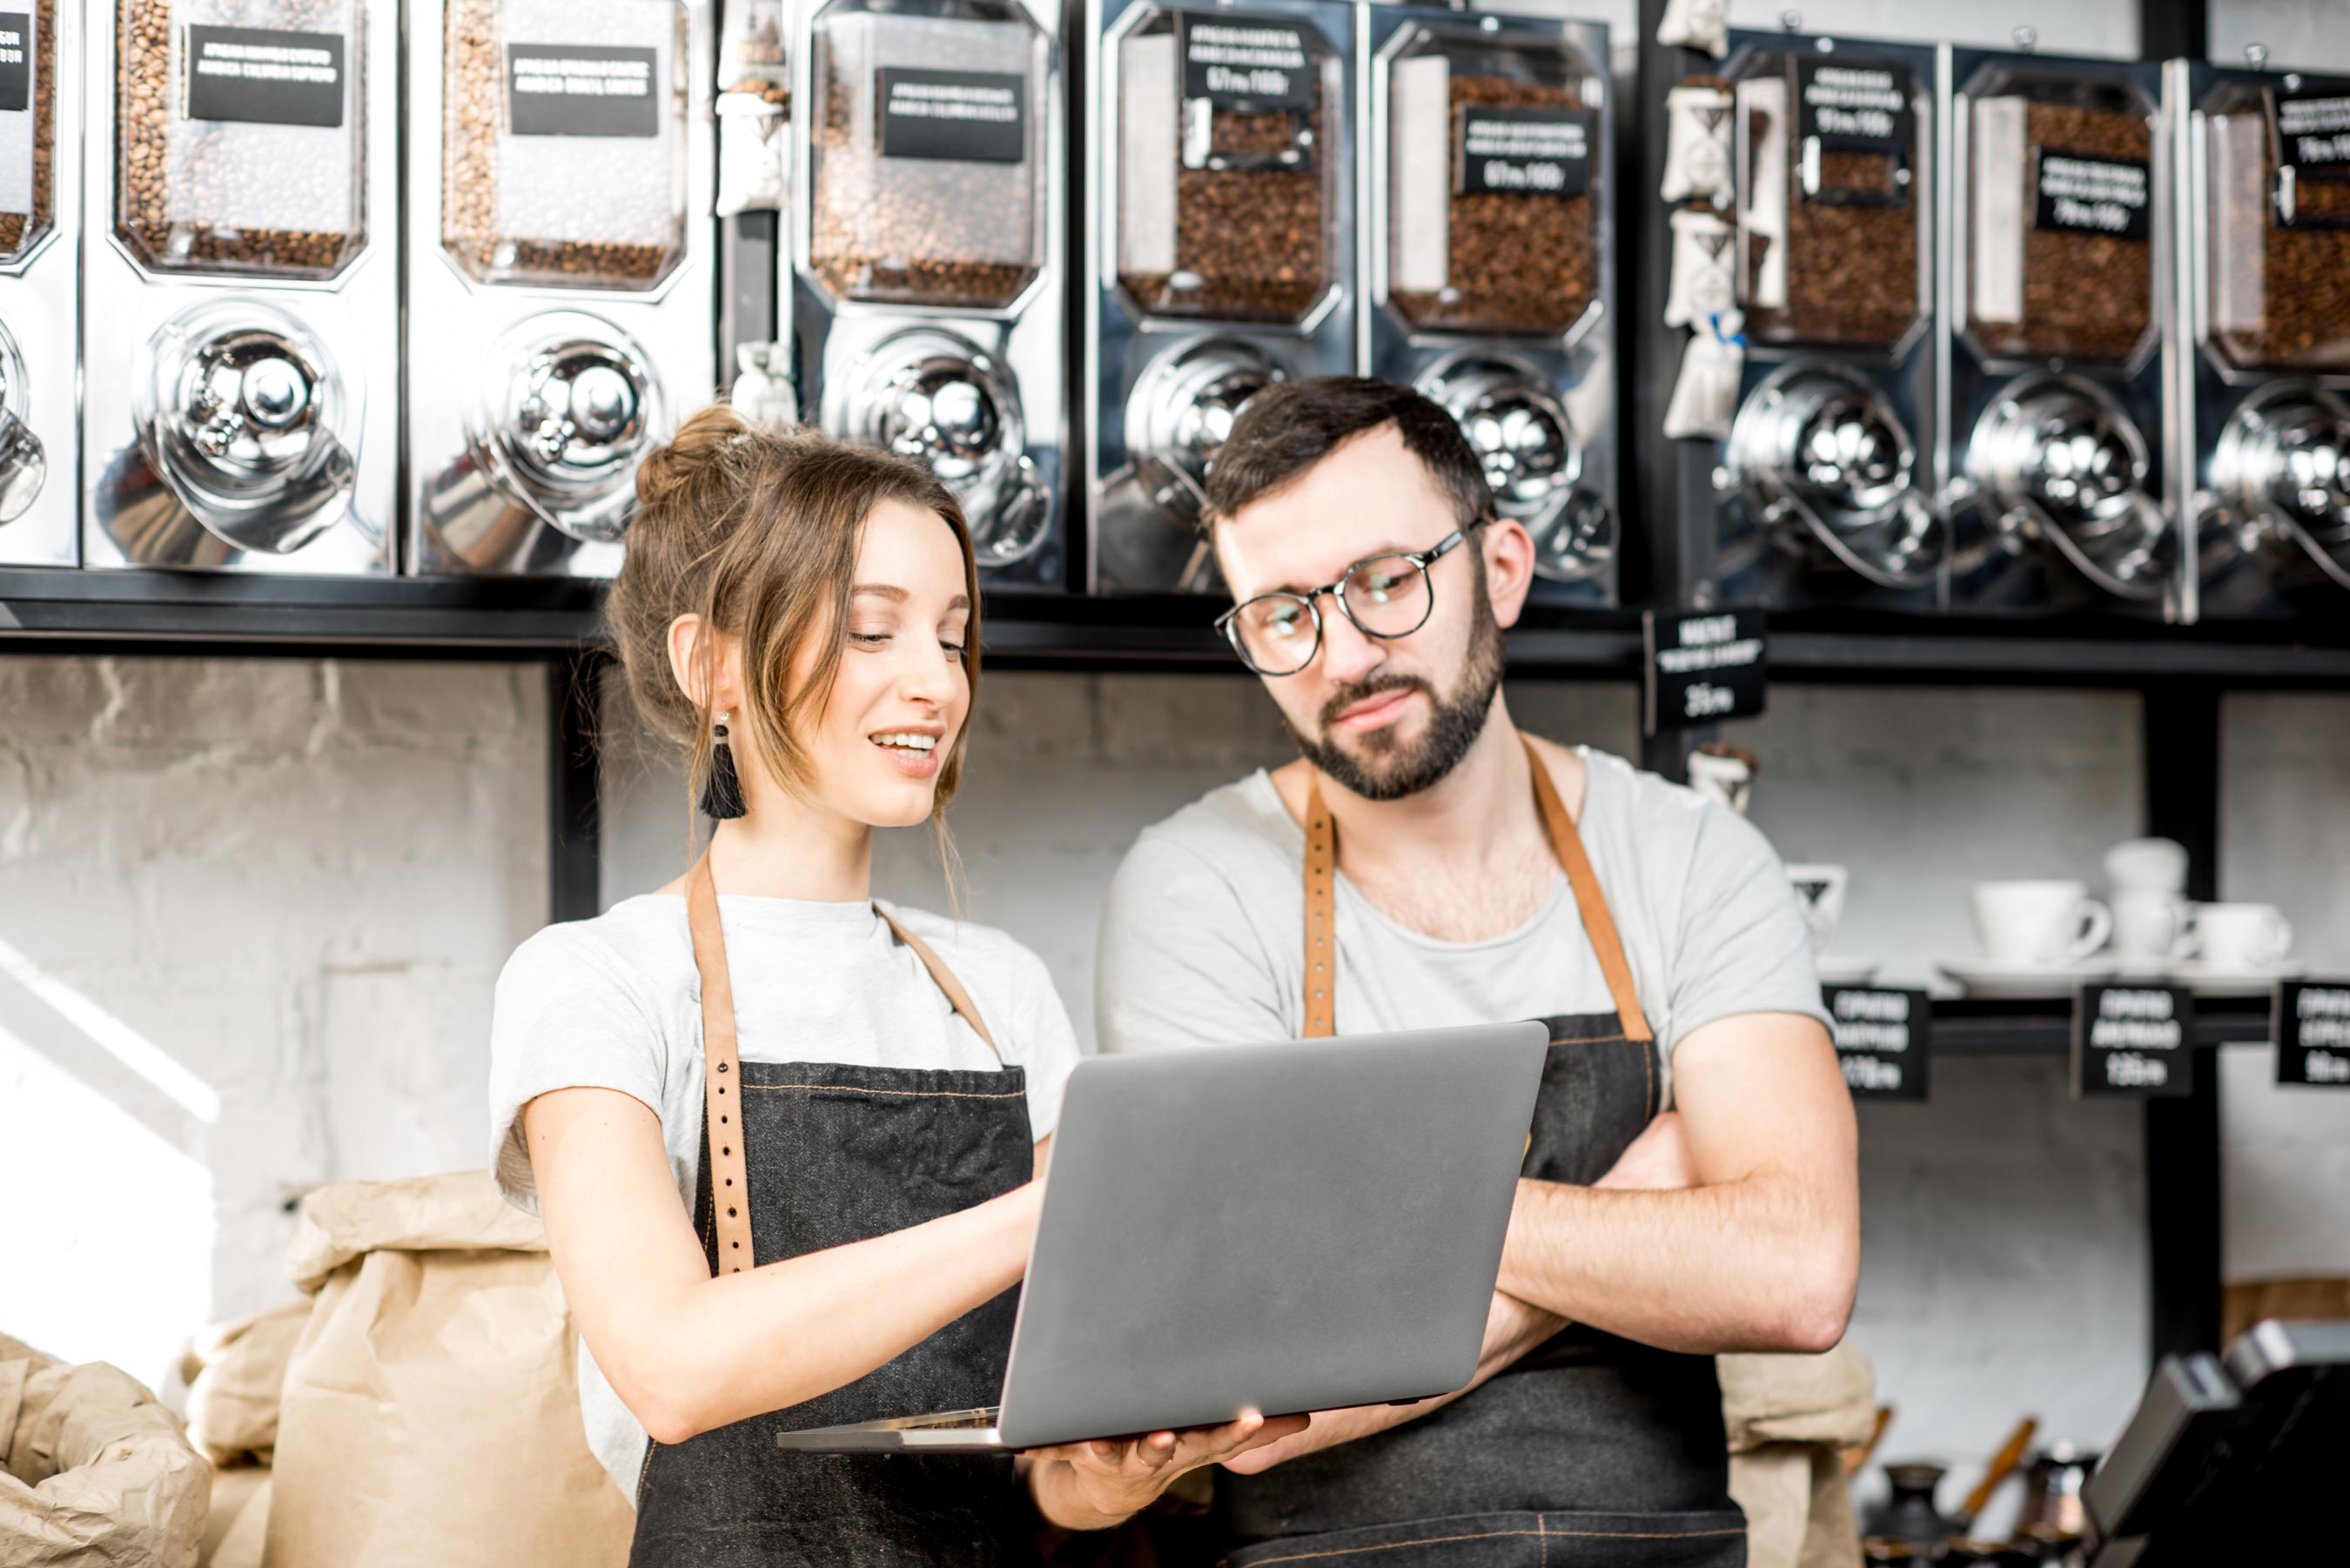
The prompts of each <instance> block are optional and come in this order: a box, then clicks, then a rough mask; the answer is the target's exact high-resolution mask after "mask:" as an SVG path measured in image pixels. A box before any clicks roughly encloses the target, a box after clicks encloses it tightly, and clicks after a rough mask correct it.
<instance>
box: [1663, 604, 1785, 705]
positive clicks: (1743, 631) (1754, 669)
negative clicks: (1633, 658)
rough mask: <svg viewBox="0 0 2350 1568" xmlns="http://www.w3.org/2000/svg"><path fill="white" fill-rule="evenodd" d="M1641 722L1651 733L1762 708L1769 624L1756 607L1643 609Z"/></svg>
mask: <svg viewBox="0 0 2350 1568" xmlns="http://www.w3.org/2000/svg"><path fill="white" fill-rule="evenodd" d="M1640 628H1641V635H1642V637H1643V638H1644V639H1646V641H1647V644H1648V658H1647V659H1645V660H1644V661H1643V665H1644V668H1643V672H1642V677H1641V684H1642V685H1643V686H1644V687H1645V688H1646V691H1645V692H1644V693H1643V695H1644V698H1645V701H1643V702H1642V704H1641V725H1642V728H1643V730H1644V731H1645V732H1647V733H1648V734H1651V735H1653V734H1656V733H1657V732H1659V731H1660V730H1685V729H1687V728H1689V727H1690V725H1692V724H1711V723H1713V722H1717V721H1719V720H1722V719H1752V718H1753V717H1754V716H1755V715H1756V714H1758V713H1760V712H1762V711H1763V667H1764V662H1765V660H1764V655H1765V652H1766V643H1767V630H1768V628H1767V624H1766V621H1765V618H1764V616H1763V612H1762V611H1761V610H1759V609H1734V610H1709V611H1706V612H1704V613H1702V614H1697V615H1672V614H1666V613H1662V612H1659V611H1657V610H1647V611H1644V612H1642V614H1641V618H1640Z"/></svg>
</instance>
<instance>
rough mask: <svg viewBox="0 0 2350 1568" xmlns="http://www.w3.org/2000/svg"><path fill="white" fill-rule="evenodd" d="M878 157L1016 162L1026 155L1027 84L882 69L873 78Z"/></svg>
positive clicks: (969, 74) (994, 76) (985, 75)
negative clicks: (878, 130) (877, 115)
mask: <svg viewBox="0 0 2350 1568" xmlns="http://www.w3.org/2000/svg"><path fill="white" fill-rule="evenodd" d="M874 93H875V96H876V97H877V98H878V99H879V102H880V105H881V156H882V157H884V158H946V159H954V160H961V161H967V162H978V163H1017V162H1019V161H1021V160H1023V159H1024V158H1026V157H1027V156H1028V84H1027V83H1026V82H1025V81H1024V80H1023V79H1022V78H1019V77H1016V76H1007V75H1003V74H1001V73H997V72H989V71H928V70H916V69H914V68H912V67H900V66H886V67H883V68H882V69H880V70H879V71H878V72H876V73H875V74H874Z"/></svg>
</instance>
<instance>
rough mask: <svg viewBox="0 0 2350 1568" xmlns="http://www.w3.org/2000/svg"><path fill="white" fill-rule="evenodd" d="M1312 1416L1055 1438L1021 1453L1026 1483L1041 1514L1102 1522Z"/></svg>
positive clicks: (1076, 1525)
mask: <svg viewBox="0 0 2350 1568" xmlns="http://www.w3.org/2000/svg"><path fill="white" fill-rule="evenodd" d="M1312 1419H1313V1417H1308V1416H1274V1417H1264V1416H1260V1415H1258V1414H1257V1413H1256V1412H1254V1411H1253V1410H1252V1411H1248V1412H1245V1413H1243V1415H1242V1416H1241V1417H1240V1418H1239V1419H1238V1420H1233V1421H1226V1422H1224V1423H1223V1424H1222V1426H1217V1427H1187V1428H1183V1429H1182V1430H1181V1431H1162V1432H1152V1433H1149V1434H1148V1435H1146V1436H1143V1437H1139V1438H1095V1439H1094V1440H1092V1441H1090V1442H1084V1443H1060V1444H1056V1445H1055V1446H1054V1447H1052V1448H1049V1449H1033V1450H1031V1451H1030V1452H1029V1453H1027V1454H1026V1455H1024V1456H1023V1457H1024V1458H1025V1459H1029V1460H1030V1461H1032V1463H1033V1464H1034V1467H1035V1468H1034V1469H1031V1470H1030V1472H1029V1486H1030V1488H1031V1490H1033V1491H1034V1493H1035V1498H1036V1506H1037V1508H1038V1509H1039V1510H1040V1511H1042V1512H1043V1513H1044V1515H1045V1518H1046V1519H1048V1520H1050V1521H1052V1522H1053V1523H1055V1524H1057V1525H1059V1526H1060V1527H1061V1528H1062V1529H1064V1530H1106V1529H1107V1528H1109V1527H1110V1526H1111V1525H1113V1524H1116V1523H1118V1521H1121V1520H1124V1519H1126V1518H1127V1517H1128V1516H1129V1515H1131V1514H1133V1513H1134V1512H1136V1511H1138V1510H1140V1509H1143V1508H1147V1507H1149V1505H1150V1504H1151V1503H1152V1502H1153V1501H1156V1500H1157V1499H1158V1497H1159V1493H1160V1492H1162V1491H1165V1490H1167V1489H1168V1487H1169V1486H1170V1485H1172V1484H1173V1483H1174V1480H1175V1478H1176V1477H1178V1476H1180V1475H1182V1474H1184V1473H1185V1472H1186V1471H1189V1470H1196V1469H1200V1468H1201V1467H1202V1466H1203V1465H1212V1464H1220V1463H1222V1462H1224V1461H1226V1460H1229V1459H1235V1458H1238V1457H1239V1456H1240V1455H1243V1454H1245V1453H1247V1452H1248V1451H1249V1450H1251V1449H1257V1448H1262V1447H1263V1446H1264V1445H1265V1444H1268V1443H1274V1442H1278V1441H1280V1440H1281V1439H1282V1438H1287V1437H1291V1436H1293V1435H1295V1434H1297V1433H1300V1432H1303V1431H1305V1429H1306V1428H1307V1426H1308V1424H1309V1423H1310V1422H1311V1421H1312Z"/></svg>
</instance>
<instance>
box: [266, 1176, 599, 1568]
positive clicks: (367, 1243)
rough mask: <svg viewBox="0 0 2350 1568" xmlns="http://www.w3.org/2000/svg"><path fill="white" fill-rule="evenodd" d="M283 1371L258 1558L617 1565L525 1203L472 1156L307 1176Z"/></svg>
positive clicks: (317, 1567)
mask: <svg viewBox="0 0 2350 1568" xmlns="http://www.w3.org/2000/svg"><path fill="white" fill-rule="evenodd" d="M288 1262H289V1264H290V1266H291V1269H292V1272H293V1275H294V1281H295V1283H296V1285H298V1286H300V1287H301V1288H302V1289H304V1290H311V1291H316V1292H317V1304H316V1307H315V1310H313V1312H312V1313H311V1314H310V1318H309V1322H308V1324H307V1326H306V1327H305V1328H304V1329H303V1332H302V1336H301V1339H300V1341H299V1343H298V1344H296V1346H295V1349H294V1356H293V1360H292V1361H291V1362H290V1363H289V1364H288V1365H287V1366H286V1381H285V1391H284V1401H283V1404H282V1405H281V1407H280V1409H279V1414H278V1424H277V1453H276V1477H275V1480H274V1484H273V1485H272V1488H271V1495H270V1499H269V1519H268V1546H267V1550H266V1552H265V1558H264V1561H265V1563H267V1564H268V1568H474V1565H479V1568H513V1564H515V1563H564V1564H567V1565H574V1564H576V1565H579V1568H593V1565H595V1564H600V1563H610V1564H619V1563H625V1562H626V1561H627V1559H628V1552H629V1532H630V1531H631V1530H632V1529H633V1527H634V1524H635V1514H634V1512H633V1511H632V1510H631V1509H630V1507H629V1501H628V1500H627V1499H625V1498H623V1497H622V1496H621V1495H620V1491H619V1488H617V1487H616V1486H614V1485H613V1484H612V1480H611V1478H610V1477H609V1476H608V1475H607V1474H605V1472H604V1469H603V1467H602V1466H601V1465H599V1464H598V1463H597V1461H596V1458H595V1456H594V1455H593V1454H592V1453H590V1452H589V1451H588V1449H587V1437H586V1434H585V1433H584V1432H583V1431H582V1430H581V1428H580V1425H579V1392H578V1387H577V1378H576V1375H575V1372H574V1359H573V1357H574V1346H575V1343H576V1342H575V1337H574V1334H573V1330H572V1327H571V1321H570V1317H569V1314H567V1311H566V1310H565V1307H564V1302H563V1292H562V1288H561V1287H560V1285H558V1284H557V1283H556V1278H555V1268H554V1264H553V1263H552V1262H551V1261H550V1260H549V1259H548V1258H547V1255H546V1233H545V1232H544V1231H542V1230H541V1229H540V1227H539V1224H538V1222H537V1221H536V1220H533V1219H531V1218H530V1217H529V1216H527V1215H525V1214H522V1213H519V1212H517V1211H516V1210H514V1209H513V1208H511V1207H509V1206H508V1205H507V1204H506V1203H505V1202H504V1200H503V1199H500V1198H499V1197H498V1194H497V1190H496V1189H495V1188H494V1186H492V1184H491V1181H490V1177H489V1173H488V1172H486V1171H467V1172H463V1173H460V1174H455V1175H450V1176H432V1177H420V1178H416V1179H411V1180H407V1181H388V1182H366V1183H357V1184H353V1185H349V1186H343V1187H331V1188H326V1189H321V1190H319V1191H317V1192H314V1193H312V1194H311V1195H310V1196H309V1197H308V1198H307V1199H305V1200H304V1201H303V1205H302V1228H301V1231H300V1233H299V1234H298V1235H296V1238H295V1241H294V1245H293V1248H292V1251H291V1254H290V1257H289V1260H288Z"/></svg>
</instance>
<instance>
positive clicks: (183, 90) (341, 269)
mask: <svg viewBox="0 0 2350 1568" xmlns="http://www.w3.org/2000/svg"><path fill="white" fill-rule="evenodd" d="M86 16H87V17H88V26H89V28H90V31H89V35H88V48H87V51H86V53H87V55H88V75H87V77H86V78H85V82H86V86H87V89H88V104H89V112H88V115H87V116H86V117H85V126H84V135H85V139H86V141H85V147H86V155H87V168H86V170H85V171H84V183H83V199H84V206H85V210H86V211H87V212H88V214H89V234H88V238H87V240H86V242H85V244H84V247H83V259H84V278H83V299H82V306H83V310H82V327H83V338H82V343H83V355H84V359H85V362H86V363H87V364H88V366H89V367H90V368H91V371H92V373H91V374H90V375H88V377H87V378H86V379H85V382H84V405H83V406H84V415H83V449H84V450H83V454H82V469H83V484H84V485H85V487H86V495H87V504H86V507H85V510H84V513H83V531H82V550H83V563H84V565H86V566H190V567H203V568H212V569H217V570H227V571H267V572H300V573H312V574H326V575H332V576H369V575H373V574H378V573H384V572H390V571H391V570H392V569H393V568H394V566H395V553H396V547H397V541H396V537H395V535H394V531H393V528H392V512H393V505H394V484H395V479H394V476H395V474H396V472H397V470H398V465H399V457H400V453H399V420H400V399H399V374H400V340H399V319H400V296H399V255H398V245H399V235H400V222H399V210H400V202H399V187H398V184H397V180H396V176H397V170H398V162H399V161H398V157H397V151H398V150H397V149H396V148H395V147H394V146H393V144H392V140H393V135H394V130H393V128H394V126H395V125H396V123H397V115H396V114H395V112H394V103H395V99H396V97H397V83H398V67H399V50H400V16H399V14H398V12H397V10H396V9H395V8H394V7H393V6H392V5H390V4H381V3H380V4H374V5H369V4H366V3H364V0H118V3H117V4H115V5H111V6H101V5H93V6H92V7H90V9H89V10H88V12H87V13H86Z"/></svg>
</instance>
